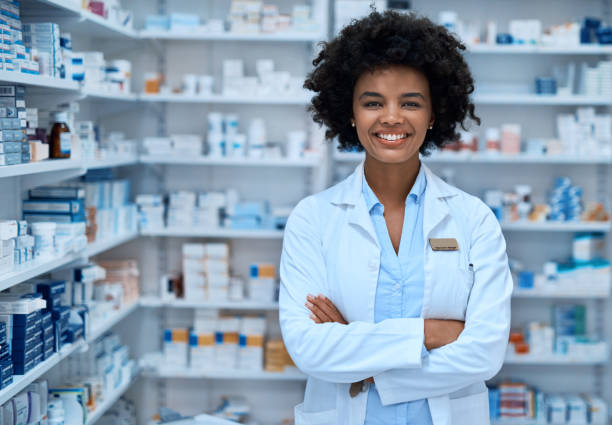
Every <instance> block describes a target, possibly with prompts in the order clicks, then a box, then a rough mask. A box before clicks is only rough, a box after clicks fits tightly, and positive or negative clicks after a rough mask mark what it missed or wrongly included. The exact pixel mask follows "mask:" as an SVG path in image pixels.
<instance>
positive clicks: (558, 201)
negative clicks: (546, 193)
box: [549, 177, 582, 221]
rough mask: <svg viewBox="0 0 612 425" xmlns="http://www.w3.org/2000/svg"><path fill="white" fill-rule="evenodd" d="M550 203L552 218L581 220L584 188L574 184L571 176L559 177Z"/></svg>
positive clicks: (557, 219)
mask: <svg viewBox="0 0 612 425" xmlns="http://www.w3.org/2000/svg"><path fill="white" fill-rule="evenodd" d="M549 205H550V215H549V219H550V220H554V221H579V220H580V214H581V213H582V189H581V188H580V187H577V186H572V181H571V180H570V178H569V177H559V178H557V179H555V187H554V188H553V190H552V193H551V195H550V200H549Z"/></svg>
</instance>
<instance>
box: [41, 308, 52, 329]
mask: <svg viewBox="0 0 612 425" xmlns="http://www.w3.org/2000/svg"><path fill="white" fill-rule="evenodd" d="M40 318H41V320H42V324H41V326H42V327H43V328H46V327H48V326H53V317H51V312H50V311H45V312H44V313H42V314H41V315H40Z"/></svg>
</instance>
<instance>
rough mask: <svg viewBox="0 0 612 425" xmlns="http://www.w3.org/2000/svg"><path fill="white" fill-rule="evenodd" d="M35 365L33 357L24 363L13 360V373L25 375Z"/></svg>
mask: <svg viewBox="0 0 612 425" xmlns="http://www.w3.org/2000/svg"><path fill="white" fill-rule="evenodd" d="M34 366H35V364H34V359H32V360H30V361H28V362H25V363H15V362H13V375H25V374H26V373H28V372H29V371H30V370H32V368H33V367H34Z"/></svg>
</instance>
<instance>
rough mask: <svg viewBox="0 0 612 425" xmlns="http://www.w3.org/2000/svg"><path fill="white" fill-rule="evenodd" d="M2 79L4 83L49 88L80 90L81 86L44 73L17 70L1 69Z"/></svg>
mask: <svg viewBox="0 0 612 425" xmlns="http://www.w3.org/2000/svg"><path fill="white" fill-rule="evenodd" d="M0 81H2V82H3V83H11V84H23V85H24V86H29V87H42V88H45V89H48V90H61V91H74V92H76V91H78V90H79V88H80V86H79V83H77V82H76V81H70V80H62V79H60V78H53V77H47V76H44V75H32V74H24V73H21V72H15V71H0Z"/></svg>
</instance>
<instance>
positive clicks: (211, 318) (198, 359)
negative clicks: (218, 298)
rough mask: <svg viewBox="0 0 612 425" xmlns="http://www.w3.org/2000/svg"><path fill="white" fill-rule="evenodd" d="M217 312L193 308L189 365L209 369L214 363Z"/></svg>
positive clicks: (199, 368)
mask: <svg viewBox="0 0 612 425" xmlns="http://www.w3.org/2000/svg"><path fill="white" fill-rule="evenodd" d="M216 326H217V314H216V313H215V312H213V311H211V310H195V320H194V323H193V329H192V330H191V331H190V332H189V367H191V368H192V369H195V370H210V369H212V368H213V366H214V364H215V331H216Z"/></svg>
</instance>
